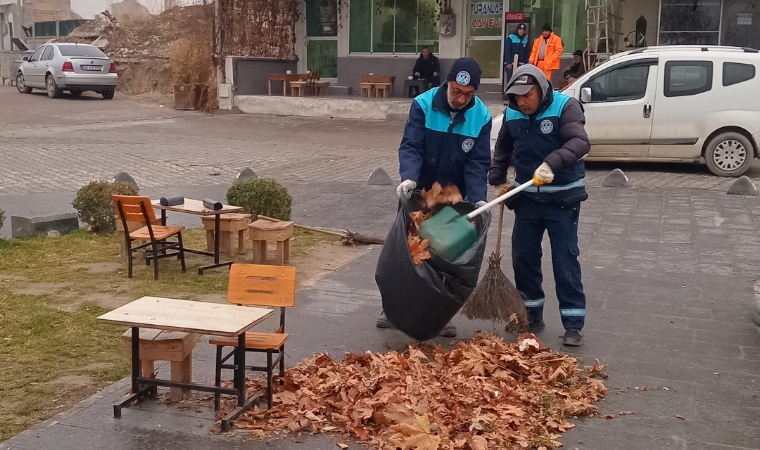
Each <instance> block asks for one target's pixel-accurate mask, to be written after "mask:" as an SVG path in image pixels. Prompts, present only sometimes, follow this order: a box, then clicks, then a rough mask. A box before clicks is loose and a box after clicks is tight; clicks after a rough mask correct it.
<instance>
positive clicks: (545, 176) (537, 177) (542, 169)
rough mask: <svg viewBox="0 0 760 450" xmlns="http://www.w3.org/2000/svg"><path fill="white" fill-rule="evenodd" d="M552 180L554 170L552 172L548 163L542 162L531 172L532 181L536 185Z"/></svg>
mask: <svg viewBox="0 0 760 450" xmlns="http://www.w3.org/2000/svg"><path fill="white" fill-rule="evenodd" d="M552 181H554V172H552V169H551V167H549V164H546V163H543V164H541V165H540V166H538V169H536V172H535V173H534V174H533V183H534V184H535V185H536V186H541V185H542V184H549V183H551V182H552Z"/></svg>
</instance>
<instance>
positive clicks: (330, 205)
mask: <svg viewBox="0 0 760 450" xmlns="http://www.w3.org/2000/svg"><path fill="white" fill-rule="evenodd" d="M9 92H10V93H9ZM18 99H22V100H23V103H22V102H21V100H18ZM22 104H23V107H22V106H20V105H22ZM0 105H2V106H3V108H0V124H2V127H0V161H2V165H0V207H2V208H4V209H6V210H7V211H8V212H9V213H11V214H16V213H19V214H20V213H28V214H31V215H39V214H47V213H51V214H52V213H59V212H67V211H69V210H70V206H69V203H70V201H71V198H72V196H73V191H74V190H75V189H76V188H78V187H79V186H80V185H82V184H84V183H85V182H86V181H89V180H90V179H93V178H109V177H111V176H113V174H115V173H116V172H117V171H119V170H126V171H128V172H130V173H131V174H133V175H134V176H135V178H136V179H137V181H138V183H140V185H141V186H142V187H144V188H145V189H144V192H145V193H146V194H148V195H152V196H155V195H171V194H173V193H179V194H183V195H186V196H188V197H200V198H202V197H207V196H208V197H215V198H222V196H223V195H224V192H225V191H226V188H227V185H228V184H229V182H230V180H231V179H232V178H233V177H234V175H235V173H236V172H237V171H238V170H239V169H241V168H242V167H244V166H252V167H254V169H255V170H256V171H257V173H260V174H262V175H266V176H275V177H276V178H278V179H281V180H282V181H284V182H285V183H286V184H287V185H288V188H289V189H290V191H291V192H292V194H293V197H294V218H295V219H296V220H297V221H299V222H302V223H306V224H309V225H315V226H327V227H340V228H350V229H353V230H357V231H361V232H363V233H368V234H375V235H380V236H382V235H384V234H385V233H386V232H387V230H388V229H389V227H390V224H391V223H392V220H393V217H394V216H395V208H396V200H395V198H394V193H393V187H392V186H390V187H374V186H373V187H368V186H364V185H363V183H362V181H364V179H365V178H366V176H368V175H369V173H370V172H371V171H372V170H373V169H374V168H375V167H377V166H381V165H382V166H383V167H385V168H386V170H388V172H389V173H391V175H392V176H395V174H396V169H395V166H393V164H394V160H395V148H394V146H397V144H398V140H399V134H400V130H401V125H400V124H394V123H384V122H383V123H366V122H354V121H332V120H316V119H309V120H302V119H298V121H297V122H296V121H294V120H293V119H289V118H278V117H252V116H242V115H226V116H203V115H200V114H192V113H191V114H187V113H175V112H173V111H167V110H166V109H160V108H156V107H152V106H145V105H140V104H134V103H132V102H129V101H123V100H117V101H114V102H104V101H99V100H91V99H83V100H73V101H71V100H70V99H64V100H61V101H51V100H49V99H47V98H45V97H43V96H20V95H18V94H16V93H15V92H13V91H8V89H7V88H5V89H4V88H0ZM6 105H10V106H6ZM14 105H15V106H14ZM14 108H15V109H14ZM67 124H68V125H67ZM98 132H99V133H98ZM312 150H313V151H312ZM30 152H31V153H30ZM19 158H23V162H19ZM331 159H332V161H331ZM259 163H260V164H259ZM593 167H594V168H593V169H592V170H590V171H589V179H590V180H591V181H590V183H589V184H590V185H591V186H596V185H598V184H601V180H602V179H603V176H604V175H606V173H607V172H608V170H611V166H606V165H605V166H598V165H595V166H593ZM630 167H631V168H630V169H629V168H626V167H623V169H624V170H626V172H627V173H628V175H629V177H630V178H631V182H632V185H633V187H632V188H629V189H609V188H599V187H592V188H590V194H591V197H590V199H589V200H588V201H587V202H585V203H584V204H583V206H582V211H581V223H580V232H579V234H580V247H581V251H582V256H581V261H582V267H583V271H584V285H585V288H586V292H587V294H588V320H587V326H586V329H585V334H586V339H587V343H586V345H585V346H584V347H581V348H580V349H575V350H568V349H563V348H561V346H560V339H559V336H560V335H561V333H562V330H561V326H560V320H559V314H558V310H557V306H556V297H554V296H553V295H552V294H551V292H553V288H552V286H553V283H552V274H551V270H552V268H551V262H550V252H549V248H548V242H545V246H546V247H545V249H544V254H545V255H546V257H545V261H544V273H545V280H546V286H545V288H546V292H547V294H548V301H547V306H546V321H547V324H548V327H547V329H546V330H545V331H544V332H542V333H541V334H540V336H541V338H542V339H543V340H544V341H545V342H546V344H547V345H549V346H550V347H552V348H555V349H559V350H561V351H569V352H571V353H572V354H575V355H577V356H578V357H579V358H580V359H581V361H582V363H584V364H591V363H593V360H594V359H596V358H598V359H600V360H601V362H602V363H604V364H607V365H608V367H609V368H608V374H609V375H610V379H609V380H608V381H607V385H608V386H609V387H610V394H609V395H608V397H607V398H606V399H605V400H604V401H603V402H602V403H601V405H600V408H601V411H602V413H603V414H610V415H612V416H614V419H611V420H605V419H598V418H594V419H578V420H574V421H573V422H574V423H576V424H577V426H576V428H575V429H573V430H571V431H570V432H568V433H567V434H565V436H564V437H563V439H562V442H563V444H564V445H565V448H571V449H572V448H579V449H598V450H609V449H621V450H637V449H642V450H644V449H646V450H651V449H677V450H693V449H708V450H713V449H714V450H718V449H723V450H728V449H739V450H741V449H757V448H760V432H759V431H758V418H759V417H760V332H759V331H758V328H757V327H756V326H755V325H754V324H753V323H752V322H751V320H750V306H751V305H752V302H753V301H754V295H755V294H754V288H753V286H754V283H755V282H756V280H757V279H758V278H760V276H758V275H757V274H758V273H760V234H758V231H759V230H760V224H759V223H758V222H759V221H760V198H757V197H737V196H729V195H726V194H724V193H723V192H724V187H723V184H725V183H730V180H724V179H719V178H717V177H713V176H711V175H709V174H707V173H706V170H703V169H702V168H697V167H692V166H687V167H684V166H670V167H669V168H672V169H673V170H675V171H676V172H677V173H675V174H670V173H667V172H665V171H664V170H663V171H659V170H655V169H654V168H652V167H651V166H644V165H638V166H630ZM660 170H662V169H660ZM211 173H220V175H209V174H211ZM751 175H752V176H753V177H754V178H756V177H757V169H755V168H753V172H752V173H751ZM725 187H726V188H727V184H726V186H725ZM169 217H170V221H179V222H182V220H191V219H186V218H184V219H183V218H181V217H179V216H172V215H171V214H170V216H169ZM506 218H507V221H506V222H507V229H509V228H510V226H511V223H512V215H511V213H508V214H507V216H506ZM494 223H495V222H494ZM183 224H191V223H189V222H183ZM191 225H192V224H191ZM195 226H197V224H195ZM494 226H495V225H494ZM6 228H7V227H6ZM4 231H5V230H4ZM493 233H494V230H493V229H492V230H491V236H492V237H493ZM507 235H508V233H507ZM493 241H494V240H493V239H491V242H490V244H489V245H493ZM506 243H507V244H508V240H507V242H506ZM507 248H508V247H507ZM378 254H379V248H377V247H375V248H372V249H368V252H367V253H366V254H365V255H364V256H362V257H360V258H359V259H357V260H356V261H354V262H352V263H350V264H347V265H346V266H344V267H342V268H340V269H338V270H336V271H335V272H334V273H332V274H330V275H328V276H326V277H324V278H323V279H321V280H320V281H318V282H317V283H316V284H315V285H314V286H312V287H311V288H309V289H306V290H303V291H301V292H299V294H298V300H297V308H295V309H294V311H293V314H290V315H289V316H288V329H289V331H290V332H291V333H292V335H291V340H290V341H289V343H288V351H287V353H288V359H287V363H288V364H289V365H292V364H295V363H297V362H298V361H299V360H300V359H301V358H304V357H308V356H310V355H312V354H313V353H315V352H329V353H330V354H331V355H333V356H335V357H340V356H341V355H342V354H343V352H347V351H354V352H362V351H366V350H371V351H385V350H387V348H392V349H396V350H403V349H405V348H406V346H407V345H408V344H410V343H411V339H409V338H408V337H406V336H404V335H403V334H401V333H399V332H395V331H386V330H378V329H376V328H375V327H374V321H375V318H376V317H377V315H378V314H379V312H380V309H381V301H380V297H379V294H378V292H377V288H376V286H375V283H374V267H375V264H376V261H377V257H378ZM510 265H511V261H510V259H509V255H508V251H507V257H506V258H505V261H504V263H503V265H502V267H503V268H504V269H505V271H506V273H507V274H508V275H509V276H510V277H511V274H512V272H511V270H510V269H509V268H510ZM145 276H149V274H146V275H145ZM188 276H196V275H190V274H189V275H188ZM454 322H455V324H456V325H457V326H458V328H459V333H460V337H468V336H472V335H473V334H474V333H475V332H476V331H477V330H483V331H490V332H500V333H501V335H502V336H504V337H505V338H506V339H513V338H514V337H513V336H511V335H508V334H506V333H504V332H503V331H501V330H499V329H498V327H494V326H493V325H492V324H491V323H485V322H471V321H468V320H466V319H464V318H462V317H456V318H455V320H454ZM270 325H272V324H271V323H269V324H265V325H264V327H266V326H270ZM435 342H439V343H442V344H449V343H451V342H452V341H450V340H446V339H442V338H441V339H437V340H435ZM386 345H387V347H386ZM212 364H213V351H212V349H211V347H210V346H209V345H206V344H205V342H203V343H201V344H199V346H198V348H197V350H196V352H195V354H194V374H195V377H196V380H197V381H210V379H211V377H212V370H211V367H212ZM165 369H166V368H165V367H164V368H162V370H165ZM127 384H128V383H127V381H125V380H122V381H121V382H118V383H115V384H114V385H112V386H110V387H109V388H107V389H105V390H104V391H102V392H101V393H99V394H97V395H95V396H93V397H91V398H90V399H87V400H85V401H84V402H82V403H81V404H79V405H77V406H76V407H74V408H73V409H72V410H71V411H69V412H67V413H63V414H61V415H59V416H56V417H53V418H51V419H50V420H48V421H46V422H44V423H42V424H40V425H39V426H37V427H35V428H33V429H31V430H29V431H27V432H25V433H22V434H21V435H19V436H17V437H15V438H13V439H10V440H8V441H6V442H5V443H3V444H0V449H1V450H9V449H14V450H32V449H33V450H37V449H54V450H67V449H77V450H91V449H92V450H94V449H98V450H99V449H103V450H105V449H109V450H110V449H116V450H119V449H134V450H136V449H141V450H142V449H144V450H158V449H176V448H184V449H188V450H194V449H199V450H200V449H208V448H215V449H219V450H228V449H242V448H261V449H276V450H290V449H320V450H321V449H330V448H335V441H334V440H333V438H332V437H325V436H317V437H312V436H299V437H286V438H284V439H282V440H277V441H274V442H270V443H261V442H257V441H253V442H251V441H250V440H249V439H250V438H249V437H248V436H247V435H246V434H245V433H243V432H240V431H238V432H237V433H235V435H234V436H214V435H211V434H210V433H209V432H208V429H209V428H210V427H211V425H213V413H212V412H211V411H210V409H209V408H208V407H202V408H200V412H195V411H194V410H192V409H191V410H189V411H181V410H179V409H178V408H177V407H175V406H167V405H162V404H158V403H156V402H153V401H148V402H145V403H143V404H141V405H139V406H137V407H134V408H129V409H127V410H125V411H124V417H123V418H122V419H121V420H114V419H113V418H112V409H111V407H110V405H111V403H112V402H113V401H114V400H115V399H118V398H119V397H120V396H121V395H123V393H124V392H125V391H126V389H127V388H128V387H127ZM637 386H639V387H640V386H647V387H648V390H647V391H637V390H635V387H637ZM621 412H632V413H635V414H625V415H620V413H621ZM679 416H680V417H682V418H683V419H681V418H679ZM199 425H202V426H199ZM351 448H362V447H360V446H358V445H352V447H351Z"/></svg>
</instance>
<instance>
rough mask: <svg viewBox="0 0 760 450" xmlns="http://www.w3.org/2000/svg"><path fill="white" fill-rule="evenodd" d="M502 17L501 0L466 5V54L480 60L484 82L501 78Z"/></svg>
mask: <svg viewBox="0 0 760 450" xmlns="http://www.w3.org/2000/svg"><path fill="white" fill-rule="evenodd" d="M503 17H504V3H503V2H502V1H490V2H482V3H476V2H473V3H470V4H468V5H467V23H466V28H467V42H466V51H465V55H467V56H469V57H471V58H473V59H474V60H475V61H477V62H478V64H479V65H480V70H481V71H482V72H483V75H482V79H483V81H485V82H492V83H498V82H500V81H501V76H502V70H501V67H502V62H501V59H502V56H503V55H502V53H503V51H502V45H503V39H502V27H503V22H504V20H503Z"/></svg>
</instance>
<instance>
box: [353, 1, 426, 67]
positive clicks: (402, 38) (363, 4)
mask: <svg viewBox="0 0 760 450" xmlns="http://www.w3.org/2000/svg"><path fill="white" fill-rule="evenodd" d="M438 12H439V8H438V3H437V1H436V0H352V1H351V6H350V24H349V27H350V30H349V31H350V32H349V46H348V47H349V51H350V52H351V53H412V54H416V53H419V52H420V51H422V47H430V50H431V51H432V52H433V53H438Z"/></svg>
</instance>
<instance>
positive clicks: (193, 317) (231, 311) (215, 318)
mask: <svg viewBox="0 0 760 450" xmlns="http://www.w3.org/2000/svg"><path fill="white" fill-rule="evenodd" d="M272 313H273V311H272V310H271V309H269V308H259V307H256V306H237V305H227V304H219V303H206V302H194V301H190V300H176V299H171V298H160V297H143V298H140V299H137V300H135V301H133V302H132V303H129V304H126V305H124V306H122V307H121V308H117V309H114V310H113V311H111V312H108V313H106V314H103V315H102V316H100V317H98V320H100V321H101V322H106V323H111V324H116V325H125V326H128V327H141V328H142V327H144V328H153V329H159V330H171V331H184V332H187V333H200V334H210V335H214V336H225V337H237V336H239V335H241V334H243V333H245V332H246V331H248V330H249V329H250V328H252V327H253V326H255V325H256V324H258V323H261V322H262V321H264V320H265V319H266V318H268V317H269V316H271V315H272Z"/></svg>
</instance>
